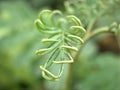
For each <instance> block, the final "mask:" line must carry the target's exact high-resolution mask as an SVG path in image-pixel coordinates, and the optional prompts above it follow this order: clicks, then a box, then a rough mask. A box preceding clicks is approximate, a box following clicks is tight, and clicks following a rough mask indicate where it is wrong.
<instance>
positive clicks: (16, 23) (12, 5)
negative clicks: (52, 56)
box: [0, 0, 120, 90]
mask: <svg viewBox="0 0 120 90" xmlns="http://www.w3.org/2000/svg"><path fill="white" fill-rule="evenodd" d="M99 1H102V4H101V2H99ZM99 5H100V7H99ZM42 9H60V10H62V11H63V12H64V13H65V14H74V15H76V16H78V17H79V18H80V19H81V21H82V22H83V25H84V27H85V28H86V27H87V25H88V24H89V23H90V22H91V20H93V19H94V18H95V16H96V13H94V9H95V10H96V11H95V12H97V13H98V12H99V13H100V17H99V18H98V19H97V22H96V24H95V26H94V27H93V28H97V27H101V26H105V25H110V24H111V23H112V22H114V21H116V22H117V23H120V1H119V0H69V1H66V0H0V90H62V87H63V85H64V84H65V82H64V79H61V80H60V81H58V82H50V81H46V80H44V79H43V78H42V77H41V71H40V69H39V66H40V65H41V64H43V63H44V61H42V58H43V57H40V56H36V55H35V51H36V50H37V49H39V48H40V47H43V46H42V44H41V43H40V40H41V38H42V36H43V35H42V34H40V33H39V32H38V31H37V29H36V27H35V25H34V21H35V19H36V18H37V17H38V14H39V12H40V11H41V10H42ZM65 72H66V71H64V74H63V78H65V76H66V73H65ZM73 73H74V75H73V77H72V86H71V90H120V85H119V84H120V50H119V47H118V42H117V40H116V38H115V36H114V35H113V34H105V35H102V36H101V35H99V36H98V37H95V38H93V39H92V40H90V41H89V42H88V43H87V44H86V46H85V48H84V49H83V52H82V53H81V55H79V60H78V62H77V63H75V65H74V72H73Z"/></svg>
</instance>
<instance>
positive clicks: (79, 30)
mask: <svg viewBox="0 0 120 90" xmlns="http://www.w3.org/2000/svg"><path fill="white" fill-rule="evenodd" d="M35 24H36V26H37V28H38V30H39V31H40V32H41V33H43V34H46V35H47V37H45V38H43V39H42V40H41V42H42V43H47V44H48V45H47V47H46V48H44V49H40V50H37V51H36V54H37V55H45V54H50V55H49V57H48V60H47V61H46V63H45V64H44V65H43V66H40V69H41V70H42V75H43V77H44V78H46V79H47V80H57V79H58V78H59V77H60V76H61V74H62V72H63V68H64V64H68V63H73V62H74V59H73V56H74V54H73V52H74V53H75V52H77V51H78V46H79V45H82V44H83V43H84V40H83V37H84V36H85V33H86V30H85V29H84V28H83V27H82V23H81V21H80V20H79V19H78V18H77V17H75V16H73V15H69V16H64V15H63V14H62V12H61V11H59V10H55V11H50V10H43V11H42V12H41V13H40V15H39V19H37V20H36V21H35ZM53 64H60V65H61V67H60V69H59V72H58V75H54V74H53V73H52V72H50V71H49V70H48V68H49V67H51V66H52V65H53Z"/></svg>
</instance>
